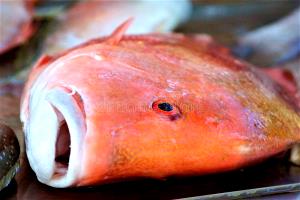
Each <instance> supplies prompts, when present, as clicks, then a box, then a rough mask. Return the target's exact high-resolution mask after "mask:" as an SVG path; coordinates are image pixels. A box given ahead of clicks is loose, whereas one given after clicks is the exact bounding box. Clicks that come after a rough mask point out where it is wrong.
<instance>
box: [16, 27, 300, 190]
mask: <svg viewBox="0 0 300 200" xmlns="http://www.w3.org/2000/svg"><path fill="white" fill-rule="evenodd" d="M127 27H128V23H125V24H123V25H122V26H120V27H119V28H118V29H117V30H116V31H115V32H114V33H113V34H112V35H111V36H109V37H106V38H100V39H96V40H92V41H90V42H87V43H85V44H83V45H80V46H78V47H76V48H73V49H71V50H69V51H66V52H64V53H61V54H60V55H57V56H56V57H49V56H43V57H42V58H40V60H39V61H38V62H37V63H36V65H35V66H34V68H33V70H32V72H31V74H30V77H29V79H28V81H27V83H26V87H25V90H24V93H23V97H22V102H21V121H22V122H23V124H24V132H25V140H26V150H27V156H28V159H29V162H30V165H31V167H32V169H33V170H34V172H35V173H36V175H37V178H38V179H39V181H41V182H42V183H45V184H48V185H50V186H53V187H70V186H84V185H97V184H103V183H110V182H115V181H121V180H128V179H135V178H142V177H150V178H157V179H162V178H166V177H169V176H187V175H203V174H209V173H217V172H223V171H228V170H234V169H238V168H241V167H244V166H248V165H251V164H253V163H257V162H260V161H262V160H264V159H266V158H268V157H270V156H273V155H275V154H277V153H280V152H282V151H284V150H286V149H288V148H290V147H291V146H292V145H294V144H296V143H299V142H300V115H299V114H300V109H299V107H298V106H297V99H296V98H295V97H294V96H293V95H291V94H290V93H289V92H286V91H285V90H284V89H283V88H282V87H280V85H279V84H277V83H276V82H275V81H273V80H272V79H271V78H269V77H268V76H267V75H265V74H264V73H263V72H262V71H261V70H260V69H257V68H255V67H254V66H252V65H250V64H249V63H246V62H245V61H242V60H239V59H236V58H234V57H233V56H232V55H230V53H229V51H228V50H227V49H226V48H224V47H222V46H220V45H218V44H216V43H215V42H214V41H213V40H212V38H211V37H209V36H207V35H196V36H193V37H192V36H191V37H187V36H184V35H182V34H147V35H128V36H126V35H125V36H124V35H123V34H124V32H125V30H126V29H127Z"/></svg>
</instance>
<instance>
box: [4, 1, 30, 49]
mask: <svg viewBox="0 0 300 200" xmlns="http://www.w3.org/2000/svg"><path fill="white" fill-rule="evenodd" d="M34 3H35V0H13V1H9V0H0V15H1V23H0V54H3V53H5V52H7V51H8V50H10V49H12V48H14V47H16V46H18V45H20V44H23V43H24V42H26V41H27V40H28V39H29V37H30V36H31V35H32V34H33V32H34V30H35V28H34V26H33V23H32V21H33V8H34V7H33V6H34Z"/></svg>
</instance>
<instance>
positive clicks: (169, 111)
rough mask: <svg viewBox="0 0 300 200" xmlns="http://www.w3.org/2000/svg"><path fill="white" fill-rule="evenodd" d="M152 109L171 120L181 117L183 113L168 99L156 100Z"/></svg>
mask: <svg viewBox="0 0 300 200" xmlns="http://www.w3.org/2000/svg"><path fill="white" fill-rule="evenodd" d="M152 109H153V110H154V111H155V112H156V113H158V114H159V115H161V116H163V117H167V118H168V119H169V120H171V121H174V120H177V119H179V118H180V117H181V116H182V115H181V112H180V110H179V108H178V107H177V106H176V105H175V104H173V103H170V102H167V101H161V100H158V101H155V102H153V104H152Z"/></svg>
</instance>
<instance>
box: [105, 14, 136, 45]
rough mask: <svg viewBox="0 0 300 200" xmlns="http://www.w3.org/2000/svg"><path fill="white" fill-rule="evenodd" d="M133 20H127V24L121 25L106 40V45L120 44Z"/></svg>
mask: <svg viewBox="0 0 300 200" xmlns="http://www.w3.org/2000/svg"><path fill="white" fill-rule="evenodd" d="M132 21H133V18H132V17H131V18H129V19H127V20H126V21H125V22H123V23H122V24H121V25H119V26H118V27H117V28H116V29H115V30H114V32H113V33H112V34H111V35H110V36H109V37H108V38H107V39H106V41H105V43H108V44H112V45H114V44H118V43H119V42H120V40H121V39H122V37H123V35H124V33H125V32H126V31H127V29H128V27H129V26H130V24H131V23H132Z"/></svg>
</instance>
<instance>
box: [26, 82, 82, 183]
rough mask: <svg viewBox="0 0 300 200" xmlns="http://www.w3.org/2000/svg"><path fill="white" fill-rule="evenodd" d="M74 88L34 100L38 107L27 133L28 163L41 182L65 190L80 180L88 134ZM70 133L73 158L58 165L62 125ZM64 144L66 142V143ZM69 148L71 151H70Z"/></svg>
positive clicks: (64, 89)
mask: <svg viewBox="0 0 300 200" xmlns="http://www.w3.org/2000/svg"><path fill="white" fill-rule="evenodd" d="M74 90H75V89H74V88H72V90H70V91H71V92H69V90H68V89H67V88H62V87H61V88H53V89H51V90H50V91H47V92H46V94H42V95H41V97H40V98H39V99H36V100H34V99H32V101H38V102H34V103H35V107H34V108H31V109H34V112H31V113H32V114H31V118H30V119H29V122H27V123H28V125H27V131H26V148H27V156H28V160H29V163H30V165H31V167H32V169H33V170H34V172H35V173H36V175H37V178H38V179H39V181H40V182H42V183H45V184H47V185H50V186H53V187H58V188H63V187H70V186H73V185H76V183H77V182H78V180H79V179H80V172H81V162H80V161H81V160H82V159H81V158H82V152H81V149H82V145H83V139H84V135H85V133H86V123H85V113H84V111H83V110H82V107H81V106H80V105H79V103H80V102H78V101H76V100H77V99H76V98H74V95H78V93H77V92H75V93H74ZM64 122H65V123H66V125H67V127H68V130H69V134H68V135H69V138H70V154H69V160H68V163H66V164H62V163H60V162H59V161H57V156H59V155H57V143H59V142H60V141H57V140H59V135H60V134H59V133H60V129H61V125H62V123H64ZM63 142H64V141H63ZM67 148H68V147H67Z"/></svg>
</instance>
